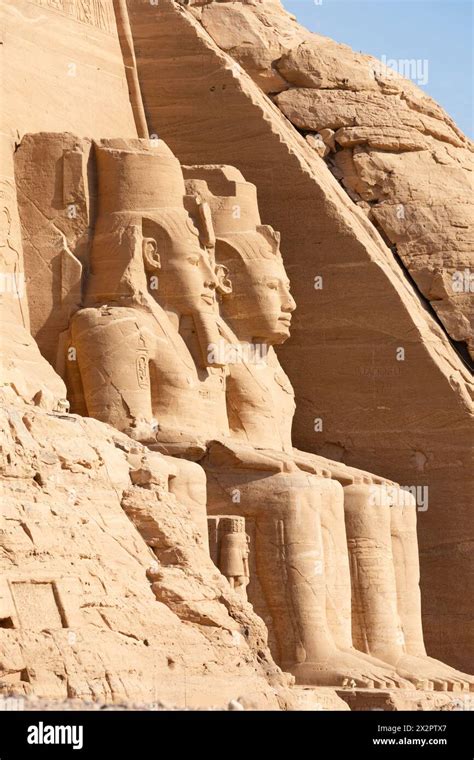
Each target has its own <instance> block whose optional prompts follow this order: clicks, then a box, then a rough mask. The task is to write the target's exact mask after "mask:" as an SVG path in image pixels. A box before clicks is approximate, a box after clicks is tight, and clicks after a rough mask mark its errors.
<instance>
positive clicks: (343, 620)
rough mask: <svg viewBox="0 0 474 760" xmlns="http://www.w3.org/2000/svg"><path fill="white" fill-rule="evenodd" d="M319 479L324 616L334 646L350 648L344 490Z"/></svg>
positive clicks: (328, 480) (349, 606)
mask: <svg viewBox="0 0 474 760" xmlns="http://www.w3.org/2000/svg"><path fill="white" fill-rule="evenodd" d="M320 483H321V486H320V487H321V490H322V493H321V500H322V504H321V527H322V535H323V547H324V558H325V571H326V610H327V619H328V624H329V628H330V630H331V633H332V635H333V637H334V641H335V642H336V645H337V647H338V648H339V649H351V648H352V621H351V609H352V602H351V575H350V568H349V555H348V551H347V537H346V527H345V522H344V490H343V488H342V486H341V484H340V483H338V482H337V481H336V480H332V479H331V478H321V479H320Z"/></svg>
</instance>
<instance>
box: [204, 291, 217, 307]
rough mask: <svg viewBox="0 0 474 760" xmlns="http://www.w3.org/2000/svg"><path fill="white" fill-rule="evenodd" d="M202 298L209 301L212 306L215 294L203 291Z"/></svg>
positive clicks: (206, 301)
mask: <svg viewBox="0 0 474 760" xmlns="http://www.w3.org/2000/svg"><path fill="white" fill-rule="evenodd" d="M201 298H202V300H203V301H205V303H208V304H209V306H212V305H213V304H214V301H215V296H214V295H212V294H210V293H202V295H201Z"/></svg>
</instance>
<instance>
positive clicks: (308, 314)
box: [129, 0, 474, 668]
mask: <svg viewBox="0 0 474 760" xmlns="http://www.w3.org/2000/svg"><path fill="white" fill-rule="evenodd" d="M213 8H215V9H216V10H215V11H214V10H213ZM228 9H231V10H232V12H233V13H234V12H235V13H237V12H241V13H245V14H247V16H248V14H253V15H252V19H253V18H254V16H259V14H260V15H261V14H264V16H265V17H266V14H267V12H268V13H269V14H275V13H279V14H280V16H281V17H282V19H283V20H282V22H281V23H282V24H284V25H285V33H288V34H290V31H291V29H293V32H295V30H296V32H297V34H296V41H297V43H298V44H300V42H302V41H303V39H301V38H300V37H298V35H299V34H302V35H303V37H304V39H306V38H307V36H308V33H307V32H306V31H305V30H301V28H300V27H296V26H295V24H294V22H293V21H292V20H291V19H290V18H289V17H288V16H287V15H286V14H284V15H283V16H282V12H281V9H280V10H278V4H276V3H272V4H271V5H267V4H266V3H263V4H256V5H255V6H253V5H247V4H245V5H243V4H241V3H219V4H217V3H213V4H211V5H204V6H202V7H196V8H192V9H191V10H189V9H187V8H184V7H182V6H180V5H179V4H177V3H173V2H171V0H166V1H165V0H163V2H162V3H161V5H160V7H159V8H153V7H150V6H149V4H147V3H146V2H143V3H140V2H133V3H129V10H130V20H131V27H132V31H133V36H134V41H135V50H136V53H137V65H138V72H139V77H140V83H141V89H142V94H143V98H144V104H145V110H146V113H147V119H148V124H149V129H150V133H155V134H159V135H160V136H161V137H163V139H165V140H166V141H167V142H168V144H169V145H170V147H171V148H172V149H173V150H174V151H175V152H176V154H177V155H178V156H179V158H180V159H181V161H184V162H186V163H189V164H192V163H194V162H195V161H196V156H197V155H198V156H199V160H200V161H202V162H208V163H215V162H218V163H223V164H232V165H234V166H237V167H238V168H239V169H240V170H241V171H242V173H243V175H244V176H245V178H246V179H247V180H248V181H251V182H253V183H254V184H255V185H256V186H257V191H258V198H259V205H260V211H261V215H262V218H263V219H264V220H265V221H266V222H267V223H270V224H273V226H274V227H275V228H276V229H278V230H280V232H281V235H282V254H283V258H284V262H285V266H286V269H287V272H288V275H289V277H290V280H291V283H292V290H293V294H294V297H295V300H296V302H297V305H298V308H297V310H296V312H295V314H294V318H293V322H292V338H291V340H290V341H288V342H287V343H286V344H284V345H283V346H281V347H279V349H278V352H279V357H280V359H281V361H282V364H283V366H284V368H285V370H286V372H287V374H288V375H289V377H290V379H291V382H292V384H293V386H294V388H295V391H296V415H295V420H294V437H293V440H294V441H295V443H296V445H297V446H298V448H299V449H303V450H306V451H313V452H317V453H318V454H322V455H324V456H328V457H330V458H331V459H339V460H342V461H344V462H345V463H346V464H349V465H352V466H356V467H361V468H363V469H369V470H371V471H372V472H376V473H380V474H383V475H384V476H386V477H388V478H391V479H393V480H394V481H397V482H398V483H401V484H403V485H407V486H410V487H411V488H412V490H414V489H416V488H418V494H420V495H421V494H422V493H425V494H428V499H429V501H428V504H427V505H426V504H425V506H424V505H423V504H422V503H421V501H420V499H419V509H420V511H419V513H418V535H419V541H420V557H421V587H422V602H423V624H424V631H425V638H426V641H427V646H428V651H429V652H430V654H432V655H436V656H438V657H440V658H441V659H444V660H445V661H449V662H450V663H452V664H456V665H457V666H458V667H465V668H469V667H470V666H469V659H470V655H469V654H468V653H469V652H470V651H472V647H473V641H474V640H473V638H472V637H473V635H474V628H473V619H474V606H473V601H472V599H471V597H470V595H464V594H462V595H460V594H459V577H464V578H467V577H468V576H469V574H470V572H471V568H472V553H471V548H470V547H471V540H472V518H471V500H470V495H469V494H470V493H471V489H472V486H471V483H470V476H469V474H468V473H469V472H470V469H471V451H470V432H469V431H470V425H471V422H470V414H471V411H470V410H471V408H472V407H471V400H470V399H471V393H472V390H471V389H472V382H471V378H470V375H469V373H468V372H467V370H466V369H465V366H464V364H463V362H462V361H461V360H460V358H459V356H458V355H457V353H456V352H455V351H454V350H453V348H452V346H451V344H450V342H449V340H448V339H447V336H446V332H445V330H444V329H442V328H441V327H440V326H439V324H438V323H437V321H436V320H435V319H434V318H433V317H432V316H431V315H430V314H429V312H427V308H426V303H425V301H424V300H421V299H420V294H419V292H418V290H417V289H416V288H415V287H414V284H413V282H411V281H410V280H408V279H407V276H406V273H405V272H404V271H403V270H402V268H401V267H400V264H399V262H398V261H397V260H396V259H395V258H394V255H393V252H392V251H391V250H390V249H389V248H388V247H387V245H386V244H385V243H384V241H383V239H382V237H381V235H380V233H379V232H378V230H377V229H376V227H375V226H374V224H373V223H372V222H371V221H370V220H369V219H368V218H367V215H366V214H365V213H364V211H363V209H362V208H359V207H358V205H357V203H355V202H354V201H353V200H352V199H351V198H350V197H349V196H348V194H347V193H346V192H345V191H344V190H343V189H342V188H341V186H340V184H339V182H338V181H336V179H335V177H334V176H333V175H332V173H331V172H330V171H329V169H328V167H327V166H326V164H325V162H324V161H323V160H322V159H321V157H320V156H319V155H318V154H317V152H316V151H315V150H314V149H313V148H311V146H310V145H309V144H308V142H307V141H306V140H305V139H304V138H303V137H302V136H301V135H300V134H299V132H298V131H297V130H296V128H295V127H293V126H292V125H291V124H290V123H289V121H288V120H287V119H286V118H285V117H284V115H283V114H282V113H281V111H280V109H279V108H277V107H276V106H275V104H274V103H272V102H271V100H270V98H269V97H268V96H266V95H265V94H264V93H262V91H261V89H260V88H259V87H258V86H257V85H256V84H255V83H254V82H253V81H252V80H251V78H250V77H249V76H248V75H247V74H246V72H245V70H244V68H243V66H241V65H240V64H239V63H238V61H237V60H236V58H234V57H230V56H229V55H228V54H227V53H226V52H224V51H223V50H221V48H220V47H219V45H218V44H216V42H215V41H214V40H213V39H212V37H211V36H210V34H209V33H208V32H207V31H206V30H205V29H204V27H203V25H202V24H201V22H200V20H199V19H201V18H202V19H204V18H205V14H206V13H214V12H216V13H224V11H226V10H228ZM208 18H210V16H208ZM203 23H204V22H203ZM249 23H254V21H253V20H252V21H251V22H249ZM255 23H257V22H255ZM271 23H272V25H273V26H275V25H276V22H275V21H274V15H272V22H271ZM229 26H230V25H229ZM233 28H234V32H235V34H236V35H237V36H238V34H239V27H238V26H236V25H234V27H233ZM151 30H152V31H151ZM270 33H271V26H270V24H269V25H268V26H267V28H266V34H270ZM278 39H280V37H279V38H278ZM293 39H294V35H293ZM328 44H329V43H328ZM238 45H239V42H238V39H237V40H236V41H235V44H234V43H233V44H232V55H235V56H237V55H238V52H239V51H238ZM262 45H263V42H262ZM334 45H335V43H333V46H334ZM292 46H293V47H294V45H292ZM253 47H254V46H250V45H249V46H246V48H245V49H246V53H249V55H250V52H249V51H250V49H251V48H252V49H253ZM336 49H339V48H337V46H336ZM345 50H346V51H347V49H345ZM258 51H259V48H258V46H257V53H258ZM346 56H347V59H346V60H348V61H349V62H350V61H352V60H353V54H352V53H351V52H350V51H347V52H346ZM344 65H345V66H346V65H347V66H349V63H347V62H346V64H344ZM350 65H351V66H352V64H350ZM333 68H334V67H333ZM328 69H331V67H330V66H328ZM358 71H359V74H358V77H359V78H361V79H363V78H364V77H365V73H364V72H365V69H364V67H363V65H362V63H360V64H359V67H358ZM158 72H160V74H161V76H158ZM328 76H329V74H328ZM343 78H346V77H345V76H344V77H343ZM302 84H304V86H305V87H308V82H307V81H305V82H303V83H302ZM376 86H378V85H376V82H375V80H372V87H376ZM171 92H172V93H173V97H171V94H170V93H171ZM290 92H291V90H290ZM313 92H317V91H316V90H313ZM324 92H327V93H328V95H331V96H334V90H331V89H330V90H324ZM283 94H284V93H283ZM346 94H347V91H344V92H343V95H346ZM375 94H376V93H375V91H374V96H375ZM354 97H357V93H354ZM396 100H397V102H398V101H399V100H401V98H398V99H396ZM401 108H404V107H403V106H401ZM433 108H434V106H433ZM437 113H438V112H437ZM420 118H421V117H420ZM423 118H425V116H423ZM426 118H428V115H427V116H426ZM430 118H432V119H433V121H435V122H436V123H438V122H439V124H438V129H439V130H442V129H443V125H442V123H441V121H440V120H439V119H438V118H437V117H436V116H431V115H430ZM428 123H430V124H431V123H432V122H428ZM190 125H192V128H191V127H190ZM335 126H336V125H335ZM321 128H322V127H321ZM444 130H445V132H446V134H448V133H449V134H452V132H451V131H450V130H453V133H456V134H457V132H456V130H455V129H454V128H452V127H451V125H448V126H446V127H445V128H444ZM332 132H335V130H332V129H329V128H328V129H326V130H323V133H322V137H323V142H324V140H325V141H326V142H325V143H324V144H325V145H326V144H327V146H329V148H330V149H331V145H336V143H334V142H333V137H334V135H332ZM418 134H420V135H421V132H420V131H418ZM430 139H433V138H430ZM453 139H454V138H453ZM460 139H461V138H460ZM446 144H447V143H446ZM356 147H357V146H356ZM451 149H453V150H461V148H455V146H454V145H452V146H451V145H449V150H451ZM351 150H352V149H351ZM390 155H392V154H390ZM394 155H395V158H396V157H397V154H394ZM404 155H405V156H408V157H410V156H412V155H413V156H416V155H417V153H411V152H410V153H408V154H404ZM456 176H457V175H456ZM428 389H429V393H428ZM448 503H449V504H451V505H455V506H453V507H452V509H453V511H454V512H455V513H456V518H455V519H454V520H452V519H449V520H446V504H448ZM426 506H427V509H426Z"/></svg>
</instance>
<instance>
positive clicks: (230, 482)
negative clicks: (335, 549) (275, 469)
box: [206, 466, 396, 688]
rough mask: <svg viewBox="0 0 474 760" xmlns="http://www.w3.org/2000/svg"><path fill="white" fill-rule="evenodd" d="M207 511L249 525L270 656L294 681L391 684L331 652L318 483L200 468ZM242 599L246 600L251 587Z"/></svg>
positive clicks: (293, 476) (385, 675) (363, 664)
mask: <svg viewBox="0 0 474 760" xmlns="http://www.w3.org/2000/svg"><path fill="white" fill-rule="evenodd" d="M206 471H207V474H208V508H209V511H210V512H211V513H213V514H240V515H243V516H244V517H246V519H250V520H252V521H253V522H254V523H255V526H256V530H255V534H256V539H255V545H254V547H253V550H254V552H255V555H256V556H255V558H256V572H257V576H258V581H259V584H260V587H261V589H262V592H263V595H264V598H265V602H266V607H267V610H268V615H269V618H270V620H269V623H268V624H269V626H270V627H271V629H272V632H273V634H274V638H275V640H276V650H275V651H274V656H275V659H276V660H277V662H278V663H279V664H280V665H281V667H282V668H283V669H284V670H287V671H290V672H291V673H293V674H294V675H295V677H296V678H297V681H298V682H299V683H306V684H318V685H325V686H331V685H332V686H343V685H352V686H358V687H365V688H369V687H373V686H377V687H389V686H392V687H393V686H395V685H396V682H395V679H392V678H391V677H390V674H389V673H390V669H389V668H387V667H386V666H383V669H381V668H378V667H377V666H376V665H373V664H372V663H371V662H370V661H368V660H367V661H364V659H363V658H362V657H359V656H357V653H355V652H354V653H352V652H343V651H340V650H338V648H337V647H336V644H335V642H334V639H333V636H332V633H331V631H330V628H329V625H328V621H327V603H326V577H325V573H326V570H325V557H324V549H323V540H322V531H321V522H320V520H321V498H322V492H323V487H321V488H319V486H318V481H319V480H320V479H318V478H315V477H314V476H312V475H311V476H308V475H306V474H305V473H302V472H296V473H293V472H292V473H278V474H272V475H269V474H268V473H266V472H260V471H258V470H250V469H245V468H238V467H236V468H235V469H232V470H229V469H225V468H217V469H216V468H213V467H207V466H206ZM248 589H249V600H250V601H251V602H252V595H251V587H250V586H249V587H248Z"/></svg>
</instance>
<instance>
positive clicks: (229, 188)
mask: <svg viewBox="0 0 474 760" xmlns="http://www.w3.org/2000/svg"><path fill="white" fill-rule="evenodd" d="M185 176H186V177H187V178H188V181H187V186H188V188H189V191H190V192H194V193H195V194H196V195H197V196H198V197H199V198H200V199H201V200H202V201H205V202H206V203H208V204H209V206H210V208H211V214H212V219H213V224H214V230H215V234H216V254H215V255H216V263H217V268H218V270H219V269H220V270H221V271H222V270H225V272H226V276H227V280H228V287H227V288H226V289H225V290H224V291H222V297H221V311H222V317H223V321H222V324H221V335H222V339H221V342H220V343H219V346H218V347H216V349H215V350H216V352H217V353H219V354H220V355H221V356H226V357H227V358H229V360H230V361H229V377H228V381H227V407H228V414H229V425H230V429H231V435H232V436H234V437H235V438H237V439H238V440H242V441H246V442H247V443H250V444H251V445H253V446H254V447H255V448H257V449H258V450H259V451H260V452H261V453H262V451H263V450H265V453H268V454H270V451H269V450H272V453H273V455H274V456H280V458H281V459H282V461H285V462H286V464H287V466H288V467H291V465H292V464H293V465H296V466H297V467H298V468H299V469H301V470H306V471H309V472H310V473H312V474H313V475H318V474H321V472H322V471H323V469H324V468H325V469H326V470H328V471H329V472H330V474H331V477H332V478H333V479H332V480H329V481H326V486H330V488H328V487H326V491H322V492H321V501H320V512H319V516H318V517H319V520H320V528H319V529H320V531H321V536H322V541H321V543H322V549H321V561H320V566H319V567H320V571H321V575H322V576H323V577H324V580H325V596H326V617H327V626H328V628H329V630H330V632H331V634H332V636H333V639H334V641H335V643H336V644H337V646H338V648H339V649H340V650H341V651H342V652H354V646H355V647H356V648H357V649H359V650H361V651H362V652H364V653H366V654H367V655H369V656H371V657H373V658H377V659H378V660H382V661H384V662H386V663H388V664H389V665H391V666H393V667H394V668H395V669H396V670H397V672H398V674H399V676H400V677H402V678H406V679H409V680H410V681H411V682H413V683H415V684H417V685H418V686H420V687H423V688H427V687H429V688H431V687H433V686H434V688H437V689H453V690H458V689H466V688H468V682H470V683H471V684H473V683H474V682H473V680H472V679H470V677H469V676H466V675H465V674H462V673H459V672H457V671H455V670H453V669H452V668H450V667H448V666H445V665H443V664H442V663H440V662H438V661H437V660H433V659H431V658H428V657H427V655H426V650H425V647H424V642H423V632H422V627H421V600H420V590H419V560H418V545H417V536H416V502H415V500H414V498H413V497H412V495H411V494H410V493H409V492H408V491H405V490H402V489H400V488H399V487H398V486H397V485H396V484H394V483H391V482H390V481H386V480H384V479H382V478H377V477H375V476H372V475H370V474H369V473H363V472H361V471H358V470H354V469H352V468H349V467H345V466H344V465H342V464H340V463H336V462H331V461H329V460H327V459H324V458H321V457H317V456H315V455H311V454H307V453H304V452H300V451H297V450H296V449H293V447H292V444H291V421H292V416H293V412H294V400H293V391H292V388H291V385H290V382H289V380H288V378H287V377H286V375H285V374H284V372H283V370H282V368H281V366H280V364H279V362H278V359H277V356H276V353H275V351H274V349H273V345H275V344H279V343H281V342H282V341H283V340H286V338H287V337H288V334H289V324H290V320H291V312H292V311H293V309H294V302H293V299H292V298H291V295H290V292H289V282H288V278H287V276H286V274H285V270H284V267H283V262H282V259H281V256H280V254H279V250H278V235H277V234H276V233H274V232H273V231H272V230H271V229H270V228H268V227H265V226H262V225H260V219H259V215H258V207H257V202H256V195H255V187H254V186H252V185H249V183H245V181H244V179H243V177H242V175H241V174H240V172H238V171H237V170H235V169H233V168H232V167H190V168H189V169H187V170H185ZM231 283H232V290H231V288H230V285H231ZM277 452H279V453H277ZM208 472H209V473H212V479H213V480H214V481H215V482H217V483H218V484H219V486H221V487H222V485H223V483H224V482H225V486H224V490H227V491H229V489H230V492H231V493H232V489H233V488H235V487H236V486H237V479H236V480H235V482H234V483H233V482H232V475H230V477H229V475H228V474H226V475H225V476H223V474H222V473H221V472H219V467H217V468H216V467H211V469H210V470H208ZM337 481H339V483H340V484H341V485H342V486H343V491H342V489H341V488H339V489H338V488H337V485H338V483H337ZM210 482H211V480H210ZM323 482H324V481H323ZM209 486H210V483H209ZM312 488H314V485H312ZM318 489H319V490H321V485H320V484H319V483H318ZM331 489H332V490H331ZM218 490H219V493H216V491H213V490H212V489H211V487H209V491H210V493H209V505H208V508H209V509H213V501H214V499H216V500H217V501H218V503H219V509H220V510H222V504H221V502H222V495H221V494H222V488H220V489H218ZM239 506H240V507H242V508H244V507H243V504H242V503H240V505H239ZM245 509H247V510H248V507H245ZM295 509H297V507H296V506H295ZM313 530H314V529H313ZM259 564H260V565H261V564H262V560H260V563H259ZM301 567H302V566H301ZM300 569H301V568H300ZM308 570H309V575H311V573H312V572H313V571H312V570H311V569H310V568H308ZM351 579H352V584H351ZM308 582H309V583H310V581H308ZM351 585H352V588H351ZM275 623H276V621H275ZM300 630H301V629H300ZM282 636H284V632H282ZM280 638H281V637H280ZM285 641H288V639H287V638H286V639H285ZM317 656H318V655H317ZM341 662H342V660H341ZM372 662H375V660H372ZM379 664H380V663H379ZM286 667H288V663H286ZM311 669H312V665H311V661H310V660H309V662H308V660H307V661H306V663H302V665H300V666H298V667H297V668H295V667H290V670H292V672H294V673H295V674H297V675H300V677H301V678H303V679H306V680H308V679H311V678H312V676H311ZM308 671H309V672H308ZM303 674H305V675H303Z"/></svg>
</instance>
